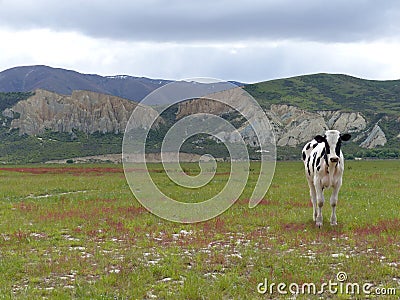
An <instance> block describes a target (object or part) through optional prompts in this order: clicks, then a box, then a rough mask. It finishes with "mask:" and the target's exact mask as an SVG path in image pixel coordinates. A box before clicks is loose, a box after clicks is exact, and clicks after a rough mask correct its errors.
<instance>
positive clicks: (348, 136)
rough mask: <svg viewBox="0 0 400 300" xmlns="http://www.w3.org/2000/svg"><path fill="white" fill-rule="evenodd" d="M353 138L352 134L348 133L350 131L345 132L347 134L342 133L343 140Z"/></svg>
mask: <svg viewBox="0 0 400 300" xmlns="http://www.w3.org/2000/svg"><path fill="white" fill-rule="evenodd" d="M350 138H351V135H350V134H348V133H345V134H341V135H340V139H341V140H342V141H345V142H346V141H348V140H349V139H350Z"/></svg>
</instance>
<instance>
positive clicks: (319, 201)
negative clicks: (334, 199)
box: [314, 183, 325, 227]
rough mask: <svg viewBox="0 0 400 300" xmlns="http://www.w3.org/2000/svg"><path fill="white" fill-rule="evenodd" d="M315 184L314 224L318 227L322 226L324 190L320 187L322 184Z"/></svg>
mask: <svg viewBox="0 0 400 300" xmlns="http://www.w3.org/2000/svg"><path fill="white" fill-rule="evenodd" d="M314 185H315V191H316V194H317V206H318V207H317V218H316V220H315V225H316V226H318V227H321V226H322V207H323V206H324V202H325V199H324V191H323V189H322V186H321V185H320V184H319V183H318V184H314Z"/></svg>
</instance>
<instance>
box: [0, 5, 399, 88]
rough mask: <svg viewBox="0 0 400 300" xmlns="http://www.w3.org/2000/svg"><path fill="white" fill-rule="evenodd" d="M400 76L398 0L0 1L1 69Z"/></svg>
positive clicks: (168, 75)
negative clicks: (40, 67)
mask: <svg viewBox="0 0 400 300" xmlns="http://www.w3.org/2000/svg"><path fill="white" fill-rule="evenodd" d="M35 64H42V65H48V66H51V67H60V68H66V69H72V70H76V71H78V72H81V73H92V74H94V73H95V74H100V75H122V74H127V75H132V76H146V77H151V78H163V79H184V78H193V77H212V78H219V79H224V80H237V81H242V82H256V81H264V80H269V79H275V78H282V77H290V76H295V75H302V74H310V73H317V72H327V73H344V74H349V75H353V76H357V77H362V78H368V79H400V1H396V0H393V1H391V0H385V1H376V0H350V1H349V0H343V1H342V0H335V1H333V0H327V1H324V0H307V1H301V0H298V1H295V0H293V1H288V0H247V1H234V0H229V1H227V0H201V1H199V0H196V1H191V0H190V1H188V0H187V1H185V0H143V1H135V0H133V1H132V0H113V1H110V0H107V1H103V0H99V1H78V0H68V1H54V0H30V1H29V0H0V71H2V70H5V69H8V68H11V67H15V66H23V65H35Z"/></svg>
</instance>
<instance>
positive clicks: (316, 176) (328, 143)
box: [302, 130, 351, 227]
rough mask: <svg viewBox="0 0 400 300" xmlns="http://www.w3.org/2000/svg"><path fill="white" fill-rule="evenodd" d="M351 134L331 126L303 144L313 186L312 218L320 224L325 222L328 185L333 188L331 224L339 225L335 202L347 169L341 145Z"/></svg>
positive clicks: (304, 156) (303, 155)
mask: <svg viewBox="0 0 400 300" xmlns="http://www.w3.org/2000/svg"><path fill="white" fill-rule="evenodd" d="M350 137H351V136H350V134H348V133H345V134H341V133H340V132H339V131H337V130H328V131H326V132H325V135H324V136H321V135H317V136H316V137H315V138H314V139H313V140H312V141H311V142H309V143H307V144H306V145H305V146H304V148H303V151H302V158H303V161H304V168H305V172H306V177H307V181H308V186H309V187H310V196H311V202H312V204H313V220H314V221H315V223H316V225H317V226H318V227H321V226H322V206H323V205H324V201H325V199H324V188H329V187H332V188H333V192H332V195H331V199H330V204H331V207H332V215H331V225H337V219H336V205H337V202H338V194H339V190H340V187H341V186H342V176H343V171H344V158H343V153H342V150H341V149H340V147H341V144H342V141H348V140H349V139H350Z"/></svg>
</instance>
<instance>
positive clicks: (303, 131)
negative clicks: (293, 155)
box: [177, 99, 386, 148]
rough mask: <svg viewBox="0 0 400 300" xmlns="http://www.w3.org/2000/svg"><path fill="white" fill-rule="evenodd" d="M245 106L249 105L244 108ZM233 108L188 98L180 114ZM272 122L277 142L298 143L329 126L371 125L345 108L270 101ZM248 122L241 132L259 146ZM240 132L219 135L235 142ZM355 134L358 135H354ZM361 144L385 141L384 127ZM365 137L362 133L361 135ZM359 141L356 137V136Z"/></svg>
mask: <svg viewBox="0 0 400 300" xmlns="http://www.w3.org/2000/svg"><path fill="white" fill-rule="evenodd" d="M243 109H246V108H243ZM230 111H231V109H230V108H229V107H227V106H225V105H223V104H221V103H218V102H215V101H209V100H204V99H196V100H192V101H186V102H183V103H181V104H180V105H179V109H178V113H177V118H181V117H183V116H186V115H190V114H194V113H196V112H208V113H212V114H219V115H221V114H226V113H228V112H230ZM265 113H266V114H267V116H268V118H269V121H270V123H271V126H272V128H273V130H274V135H275V140H276V144H277V146H290V147H295V146H298V145H302V144H304V143H306V142H307V141H309V140H311V139H312V138H313V137H314V136H315V135H317V134H323V133H324V132H325V131H326V130H328V129H336V130H339V131H340V132H347V133H355V134H357V133H362V132H365V130H366V129H367V127H368V123H367V120H366V119H365V118H364V116H363V115H362V114H361V113H360V112H344V111H316V112H310V111H306V110H303V109H300V108H298V107H295V106H291V105H276V104H273V105H271V107H270V109H269V110H266V111H265ZM253 121H254V120H250V121H248V122H245V123H244V124H243V125H242V126H241V127H240V128H239V129H238V132H239V133H240V135H241V136H242V137H243V139H244V140H245V141H246V143H247V144H249V145H251V146H258V145H259V144H258V141H257V137H256V136H255V133H254V131H253V130H252V128H251V126H250V123H251V122H253ZM238 132H225V131H222V132H220V133H219V134H218V138H219V139H221V140H223V141H228V142H236V141H238V140H239V139H240V137H239V136H238ZM354 136H355V135H354ZM364 139H365V141H364V142H362V143H361V145H362V147H367V148H370V147H372V148H373V147H376V146H377V145H382V144H385V143H386V138H385V135H384V133H383V131H382V130H381V129H380V127H379V126H378V127H377V128H374V129H372V131H371V132H370V134H369V135H368V137H367V138H365V136H364ZM359 140H360V141H362V140H363V139H362V137H360V138H359ZM355 141H357V140H355Z"/></svg>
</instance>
